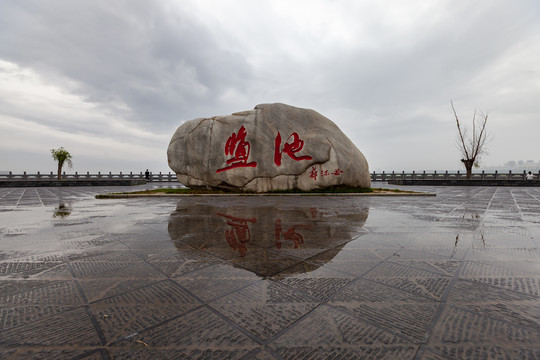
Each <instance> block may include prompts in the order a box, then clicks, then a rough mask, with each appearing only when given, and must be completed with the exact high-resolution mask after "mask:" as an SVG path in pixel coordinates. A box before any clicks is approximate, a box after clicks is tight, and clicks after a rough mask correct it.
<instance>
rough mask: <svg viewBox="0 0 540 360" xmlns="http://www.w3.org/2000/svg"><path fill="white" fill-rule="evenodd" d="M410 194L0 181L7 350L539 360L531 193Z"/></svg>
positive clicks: (538, 277)
mask: <svg viewBox="0 0 540 360" xmlns="http://www.w3.org/2000/svg"><path fill="white" fill-rule="evenodd" d="M375 185H376V186H379V185H378V184H375ZM133 189H134V188H130V190H133ZM107 190H108V191H111V190H115V191H118V190H124V189H107ZM419 190H423V191H426V190H427V191H432V192H436V193H437V196H436V197H421V198H420V197H419V198H409V197H395V198H367V197H290V196H282V197H248V198H206V197H199V198H182V199H179V200H178V199H170V198H169V199H129V200H96V199H94V198H93V195H95V194H96V193H97V192H103V191H106V190H104V189H100V188H67V189H56V188H41V189H5V188H4V189H0V312H1V313H2V316H1V318H0V319H1V321H0V329H1V335H0V353H1V354H2V355H3V357H6V358H32V357H34V358H59V359H61V358H69V359H71V358H74V357H87V356H89V357H91V358H122V357H124V358H178V357H182V356H183V357H191V358H197V357H199V356H203V355H202V354H204V356H214V357H217V358H223V357H228V356H230V357H231V358H241V357H244V356H247V358H268V359H280V358H303V357H309V356H318V357H319V358H327V357H329V356H331V354H334V355H336V354H337V355H340V356H342V357H343V358H367V357H369V356H372V357H373V358H399V359H408V358H409V359H413V358H417V359H442V358H471V359H474V358H479V359H480V358H494V357H496V356H501V357H508V358H535V357H539V356H540V346H539V345H538V344H540V339H539V333H540V305H539V304H540V301H539V300H540V245H539V238H540V220H539V219H540V217H539V216H538V215H539V214H540V191H539V190H538V189H535V188H528V189H519V188H487V187H486V188H459V187H448V188H429V189H427V188H419ZM67 210H69V211H67ZM59 211H60V212H62V213H67V212H69V214H64V215H63V216H60V215H57V214H58V212H59ZM55 215H56V216H55ZM53 330H54V331H53Z"/></svg>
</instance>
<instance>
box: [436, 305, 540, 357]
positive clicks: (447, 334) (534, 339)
mask: <svg viewBox="0 0 540 360" xmlns="http://www.w3.org/2000/svg"><path fill="white" fill-rule="evenodd" d="M539 343H540V332H539V327H532V328H531V327H525V326H521V325H518V324H515V323H513V322H508V321H504V320H501V319H498V318H493V317H490V316H487V315H485V314H482V313H479V312H475V311H468V310H465V309H462V308H457V307H454V306H446V307H445V308H444V310H443V313H442V314H441V316H440V318H439V319H438V321H437V323H436V325H435V328H434V330H433V334H432V336H431V337H430V340H429V343H428V346H430V347H432V348H435V349H437V348H439V349H442V348H444V347H445V346H446V345H447V344H452V345H454V344H459V346H457V347H456V348H458V349H459V348H473V349H474V348H479V347H480V346H481V345H488V346H487V348H490V347H493V345H499V346H505V345H508V344H514V346H516V345H519V346H520V347H522V346H523V347H527V346H530V347H532V346H537V345H538V344H539ZM451 347H453V346H451Z"/></svg>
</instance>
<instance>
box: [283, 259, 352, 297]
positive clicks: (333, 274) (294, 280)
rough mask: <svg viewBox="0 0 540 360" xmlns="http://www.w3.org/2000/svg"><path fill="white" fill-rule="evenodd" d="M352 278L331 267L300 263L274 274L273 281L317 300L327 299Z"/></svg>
mask: <svg viewBox="0 0 540 360" xmlns="http://www.w3.org/2000/svg"><path fill="white" fill-rule="evenodd" d="M353 279H354V277H353V276H351V275H349V274H346V273H343V272H339V271H335V270H332V269H331V268H327V267H318V266H316V265H313V264H309V263H301V264H299V265H296V266H294V267H292V268H289V269H287V270H286V271H283V272H282V273H280V274H279V276H275V277H274V280H273V281H276V282H277V283H279V284H281V285H285V286H287V287H290V288H293V289H295V290H298V291H301V292H303V293H305V294H307V295H309V296H311V297H313V298H315V299H317V300H319V301H327V300H328V299H330V298H331V297H332V296H333V295H334V294H335V293H336V292H338V291H339V290H340V289H341V288H342V287H344V286H345V285H347V284H348V283H349V282H351V281H352V280H353Z"/></svg>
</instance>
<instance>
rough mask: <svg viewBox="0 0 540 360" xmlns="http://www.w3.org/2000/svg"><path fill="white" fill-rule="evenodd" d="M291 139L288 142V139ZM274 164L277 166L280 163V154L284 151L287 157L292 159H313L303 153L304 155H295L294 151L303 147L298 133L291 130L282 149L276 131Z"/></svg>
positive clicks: (302, 141) (279, 137)
mask: <svg viewBox="0 0 540 360" xmlns="http://www.w3.org/2000/svg"><path fill="white" fill-rule="evenodd" d="M291 139H292V142H289V140H291ZM274 146H275V147H274V164H276V165H277V166H280V165H281V155H282V153H285V154H287V155H289V157H290V158H291V159H293V160H296V161H300V160H311V159H313V158H312V157H311V156H308V155H304V156H296V155H295V153H297V152H299V151H300V150H302V148H303V147H304V140H302V139H300V136H298V133H295V132H293V133H292V134H291V136H289V137H288V138H287V141H285V144H283V149H282V148H281V134H280V133H279V131H278V133H277V136H276V139H275V140H274Z"/></svg>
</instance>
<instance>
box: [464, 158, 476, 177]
mask: <svg viewBox="0 0 540 360" xmlns="http://www.w3.org/2000/svg"><path fill="white" fill-rule="evenodd" d="M461 162H462V163H463V165H465V170H466V171H467V180H469V179H470V178H471V177H472V168H473V165H474V160H472V159H461Z"/></svg>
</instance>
